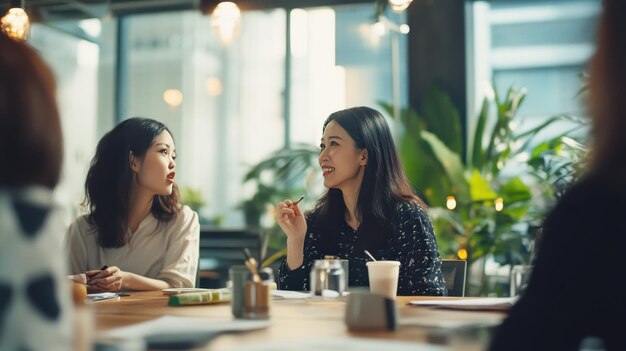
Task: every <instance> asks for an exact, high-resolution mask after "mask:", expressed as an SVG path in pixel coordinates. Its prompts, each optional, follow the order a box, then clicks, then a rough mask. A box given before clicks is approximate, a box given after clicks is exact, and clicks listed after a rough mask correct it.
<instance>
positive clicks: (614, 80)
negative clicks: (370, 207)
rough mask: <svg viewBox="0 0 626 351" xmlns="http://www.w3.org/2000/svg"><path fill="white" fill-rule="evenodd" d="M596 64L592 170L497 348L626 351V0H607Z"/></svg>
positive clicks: (554, 215) (563, 205)
mask: <svg viewBox="0 0 626 351" xmlns="http://www.w3.org/2000/svg"><path fill="white" fill-rule="evenodd" d="M603 6H604V9H603V11H602V15H601V17H600V22H599V27H598V36H597V38H598V41H597V48H596V52H595V55H594V56H593V58H592V59H591V62H590V65H589V67H590V74H589V112H590V114H591V117H592V122H593V124H592V128H591V137H592V140H591V158H590V161H591V162H590V169H589V170H588V171H587V174H586V175H585V176H584V177H582V178H581V180H580V181H579V182H578V183H576V184H574V185H573V186H572V187H571V188H570V189H569V190H568V191H567V192H566V193H565V194H564V195H563V197H561V199H560V200H559V203H558V204H557V205H556V206H555V208H554V209H553V210H552V211H551V212H550V215H549V216H548V217H547V218H546V221H545V223H544V227H543V235H542V241H541V247H540V248H539V251H538V254H537V260H536V263H535V266H534V267H533V271H532V274H531V276H530V280H529V282H528V286H527V288H526V289H525V290H524V292H523V294H522V296H521V297H520V300H519V301H518V302H517V303H516V304H515V305H514V306H513V307H512V309H511V311H510V312H509V316H508V317H507V319H506V320H505V321H504V323H503V324H502V325H501V326H500V327H499V328H498V330H497V332H496V334H495V338H494V340H493V341H492V344H491V346H490V350H494V351H495V350H507V351H515V350H574V351H577V350H607V351H611V350H626V335H625V334H624V326H626V299H624V290H622V288H620V286H623V285H622V284H623V281H622V278H623V277H624V268H623V265H624V259H623V256H624V248H625V247H626V224H625V222H624V214H625V213H626V97H625V92H626V66H625V64H626V21H624V15H625V14H626V1H624V0H604V1H603Z"/></svg>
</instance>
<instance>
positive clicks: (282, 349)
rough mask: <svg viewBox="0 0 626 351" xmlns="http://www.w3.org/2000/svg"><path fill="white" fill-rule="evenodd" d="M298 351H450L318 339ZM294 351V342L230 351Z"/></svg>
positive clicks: (300, 343) (395, 343)
mask: <svg viewBox="0 0 626 351" xmlns="http://www.w3.org/2000/svg"><path fill="white" fill-rule="evenodd" d="M297 345H298V347H297V349H298V351H319V350H325V351H345V350H359V351H380V350H394V351H449V350H450V349H449V348H448V347H443V346H439V345H432V344H422V343H416V342H406V341H395V340H375V339H366V338H318V339H305V340H298V342H297ZM293 349H294V342H293V340H285V341H276V342H264V343H257V344H256V345H243V346H240V347H236V348H233V349H230V351H239V350H241V351H244V350H246V351H291V350H293Z"/></svg>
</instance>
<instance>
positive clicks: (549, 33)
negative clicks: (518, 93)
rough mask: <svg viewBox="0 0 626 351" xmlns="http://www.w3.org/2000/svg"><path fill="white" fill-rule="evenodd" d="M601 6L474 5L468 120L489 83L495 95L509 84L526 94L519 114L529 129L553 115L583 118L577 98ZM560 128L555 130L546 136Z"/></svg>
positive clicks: (591, 1)
mask: <svg viewBox="0 0 626 351" xmlns="http://www.w3.org/2000/svg"><path fill="white" fill-rule="evenodd" d="M600 6H601V5H600V2H599V1H596V0H568V1H532V0H516V1H490V2H486V1H477V2H474V3H473V5H472V11H471V14H472V16H473V18H472V21H471V22H472V23H473V28H472V31H471V32H470V33H469V34H470V35H471V36H473V38H472V39H471V42H473V43H474V45H473V50H470V52H472V54H473V56H471V57H470V67H471V68H470V70H469V71H470V72H471V73H472V74H474V76H473V77H471V79H470V84H471V85H472V89H470V91H472V93H473V96H471V97H470V106H472V109H471V110H470V115H471V112H472V111H473V112H474V113H475V112H476V111H478V109H479V108H480V105H479V102H480V99H482V98H483V97H484V96H485V95H486V94H488V91H487V90H488V89H487V88H486V87H487V86H489V85H491V83H492V82H495V85H496V87H497V89H498V91H499V92H500V93H504V92H505V91H506V89H508V87H509V86H511V85H513V84H516V85H517V86H518V87H520V88H521V87H524V88H526V89H527V97H526V100H525V101H524V103H523V105H522V107H521V109H520V111H519V114H520V115H522V116H523V117H524V120H525V122H526V123H527V125H526V127H528V128H529V127H531V126H532V125H536V124H539V123H541V122H543V121H545V120H546V119H547V118H548V117H550V116H553V115H556V114H561V113H567V114H572V115H577V116H584V115H586V110H585V107H584V103H585V102H584V101H583V100H582V99H581V98H580V97H579V96H578V95H577V93H578V91H579V89H580V87H581V85H582V82H583V81H582V79H581V78H580V75H581V74H582V73H583V72H585V71H586V66H587V63H588V61H589V59H590V57H591V55H592V54H593V50H594V42H595V27H596V22H597V16H598V14H599V11H600ZM470 122H471V121H470ZM470 125H471V123H470ZM564 127H566V126H564V125H554V126H553V128H552V129H550V130H548V131H547V134H556V133H558V132H559V131H562V130H563V128H564ZM547 134H546V136H547Z"/></svg>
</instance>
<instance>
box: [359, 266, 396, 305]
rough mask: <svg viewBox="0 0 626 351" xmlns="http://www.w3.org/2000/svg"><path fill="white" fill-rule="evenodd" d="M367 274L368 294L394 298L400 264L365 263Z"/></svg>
mask: <svg viewBox="0 0 626 351" xmlns="http://www.w3.org/2000/svg"><path fill="white" fill-rule="evenodd" d="M367 272H368V274H369V281H370V292H372V293H374V294H379V295H383V296H386V297H388V298H390V299H395V298H396V293H397V291H398V276H399V275H400V262H398V261H375V262H374V261H370V262H367Z"/></svg>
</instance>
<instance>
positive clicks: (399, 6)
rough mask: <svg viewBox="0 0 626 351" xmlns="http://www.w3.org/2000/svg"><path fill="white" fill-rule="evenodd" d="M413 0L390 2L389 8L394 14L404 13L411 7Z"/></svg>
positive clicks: (390, 0)
mask: <svg viewBox="0 0 626 351" xmlns="http://www.w3.org/2000/svg"><path fill="white" fill-rule="evenodd" d="M411 2H413V0H389V6H391V9H392V10H393V11H394V12H402V11H404V10H406V9H407V7H409V5H411Z"/></svg>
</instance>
